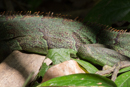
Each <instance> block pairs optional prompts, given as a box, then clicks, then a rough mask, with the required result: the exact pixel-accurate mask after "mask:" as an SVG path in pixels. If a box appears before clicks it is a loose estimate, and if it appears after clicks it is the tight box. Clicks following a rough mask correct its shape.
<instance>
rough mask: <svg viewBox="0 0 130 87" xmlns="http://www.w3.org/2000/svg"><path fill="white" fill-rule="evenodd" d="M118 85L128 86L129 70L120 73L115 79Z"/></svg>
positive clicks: (129, 81)
mask: <svg viewBox="0 0 130 87" xmlns="http://www.w3.org/2000/svg"><path fill="white" fill-rule="evenodd" d="M115 83H116V84H117V86H118V87H129V86H130V71H129V72H126V73H123V74H121V75H120V76H118V77H117V79H116V80H115Z"/></svg>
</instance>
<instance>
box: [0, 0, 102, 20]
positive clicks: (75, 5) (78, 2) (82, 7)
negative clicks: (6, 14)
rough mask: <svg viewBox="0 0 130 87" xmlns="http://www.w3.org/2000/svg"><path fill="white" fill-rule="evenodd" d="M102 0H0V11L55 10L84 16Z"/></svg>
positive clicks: (74, 15)
mask: <svg viewBox="0 0 130 87" xmlns="http://www.w3.org/2000/svg"><path fill="white" fill-rule="evenodd" d="M99 1H100V0H0V12H3V11H16V12H17V11H31V12H32V13H34V12H35V11H40V12H44V13H45V12H49V11H50V12H54V13H55V14H56V13H58V14H59V13H61V14H65V15H66V14H67V15H71V16H72V18H75V17H77V16H78V17H80V18H84V17H85V16H86V14H87V13H88V12H89V11H90V10H91V9H92V8H93V6H95V5H96V4H97V3H98V2H99Z"/></svg>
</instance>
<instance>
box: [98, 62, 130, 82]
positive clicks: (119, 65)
mask: <svg viewBox="0 0 130 87" xmlns="http://www.w3.org/2000/svg"><path fill="white" fill-rule="evenodd" d="M128 66H130V62H129V61H120V62H118V63H117V64H115V65H114V66H113V67H111V68H110V69H108V70H103V71H97V72H96V74H99V75H106V74H110V73H111V72H113V74H112V78H111V80H112V81H115V80H116V77H117V74H118V72H119V70H120V69H121V68H125V67H128Z"/></svg>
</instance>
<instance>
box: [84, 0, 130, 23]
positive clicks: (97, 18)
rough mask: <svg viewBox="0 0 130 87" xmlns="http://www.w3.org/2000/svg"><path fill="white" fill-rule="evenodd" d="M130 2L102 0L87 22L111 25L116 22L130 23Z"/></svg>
mask: <svg viewBox="0 0 130 87" xmlns="http://www.w3.org/2000/svg"><path fill="white" fill-rule="evenodd" d="M129 14H130V0H101V2H99V3H98V4H97V5H96V6H95V7H94V8H93V9H92V10H91V11H90V12H89V13H88V15H87V16H86V18H85V21H90V22H97V23H101V24H106V25H111V24H112V23H115V22H116V21H121V20H129V21H130V16H129Z"/></svg>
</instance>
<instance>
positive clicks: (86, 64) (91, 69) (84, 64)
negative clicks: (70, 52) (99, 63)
mask: <svg viewBox="0 0 130 87" xmlns="http://www.w3.org/2000/svg"><path fill="white" fill-rule="evenodd" d="M74 60H75V61H76V62H78V63H79V64H80V65H81V66H82V67H83V68H85V69H86V70H87V71H88V72H89V73H96V72H97V71H98V69H97V68H96V67H95V66H93V65H92V64H91V63H89V62H86V61H83V60H77V59H74Z"/></svg>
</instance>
